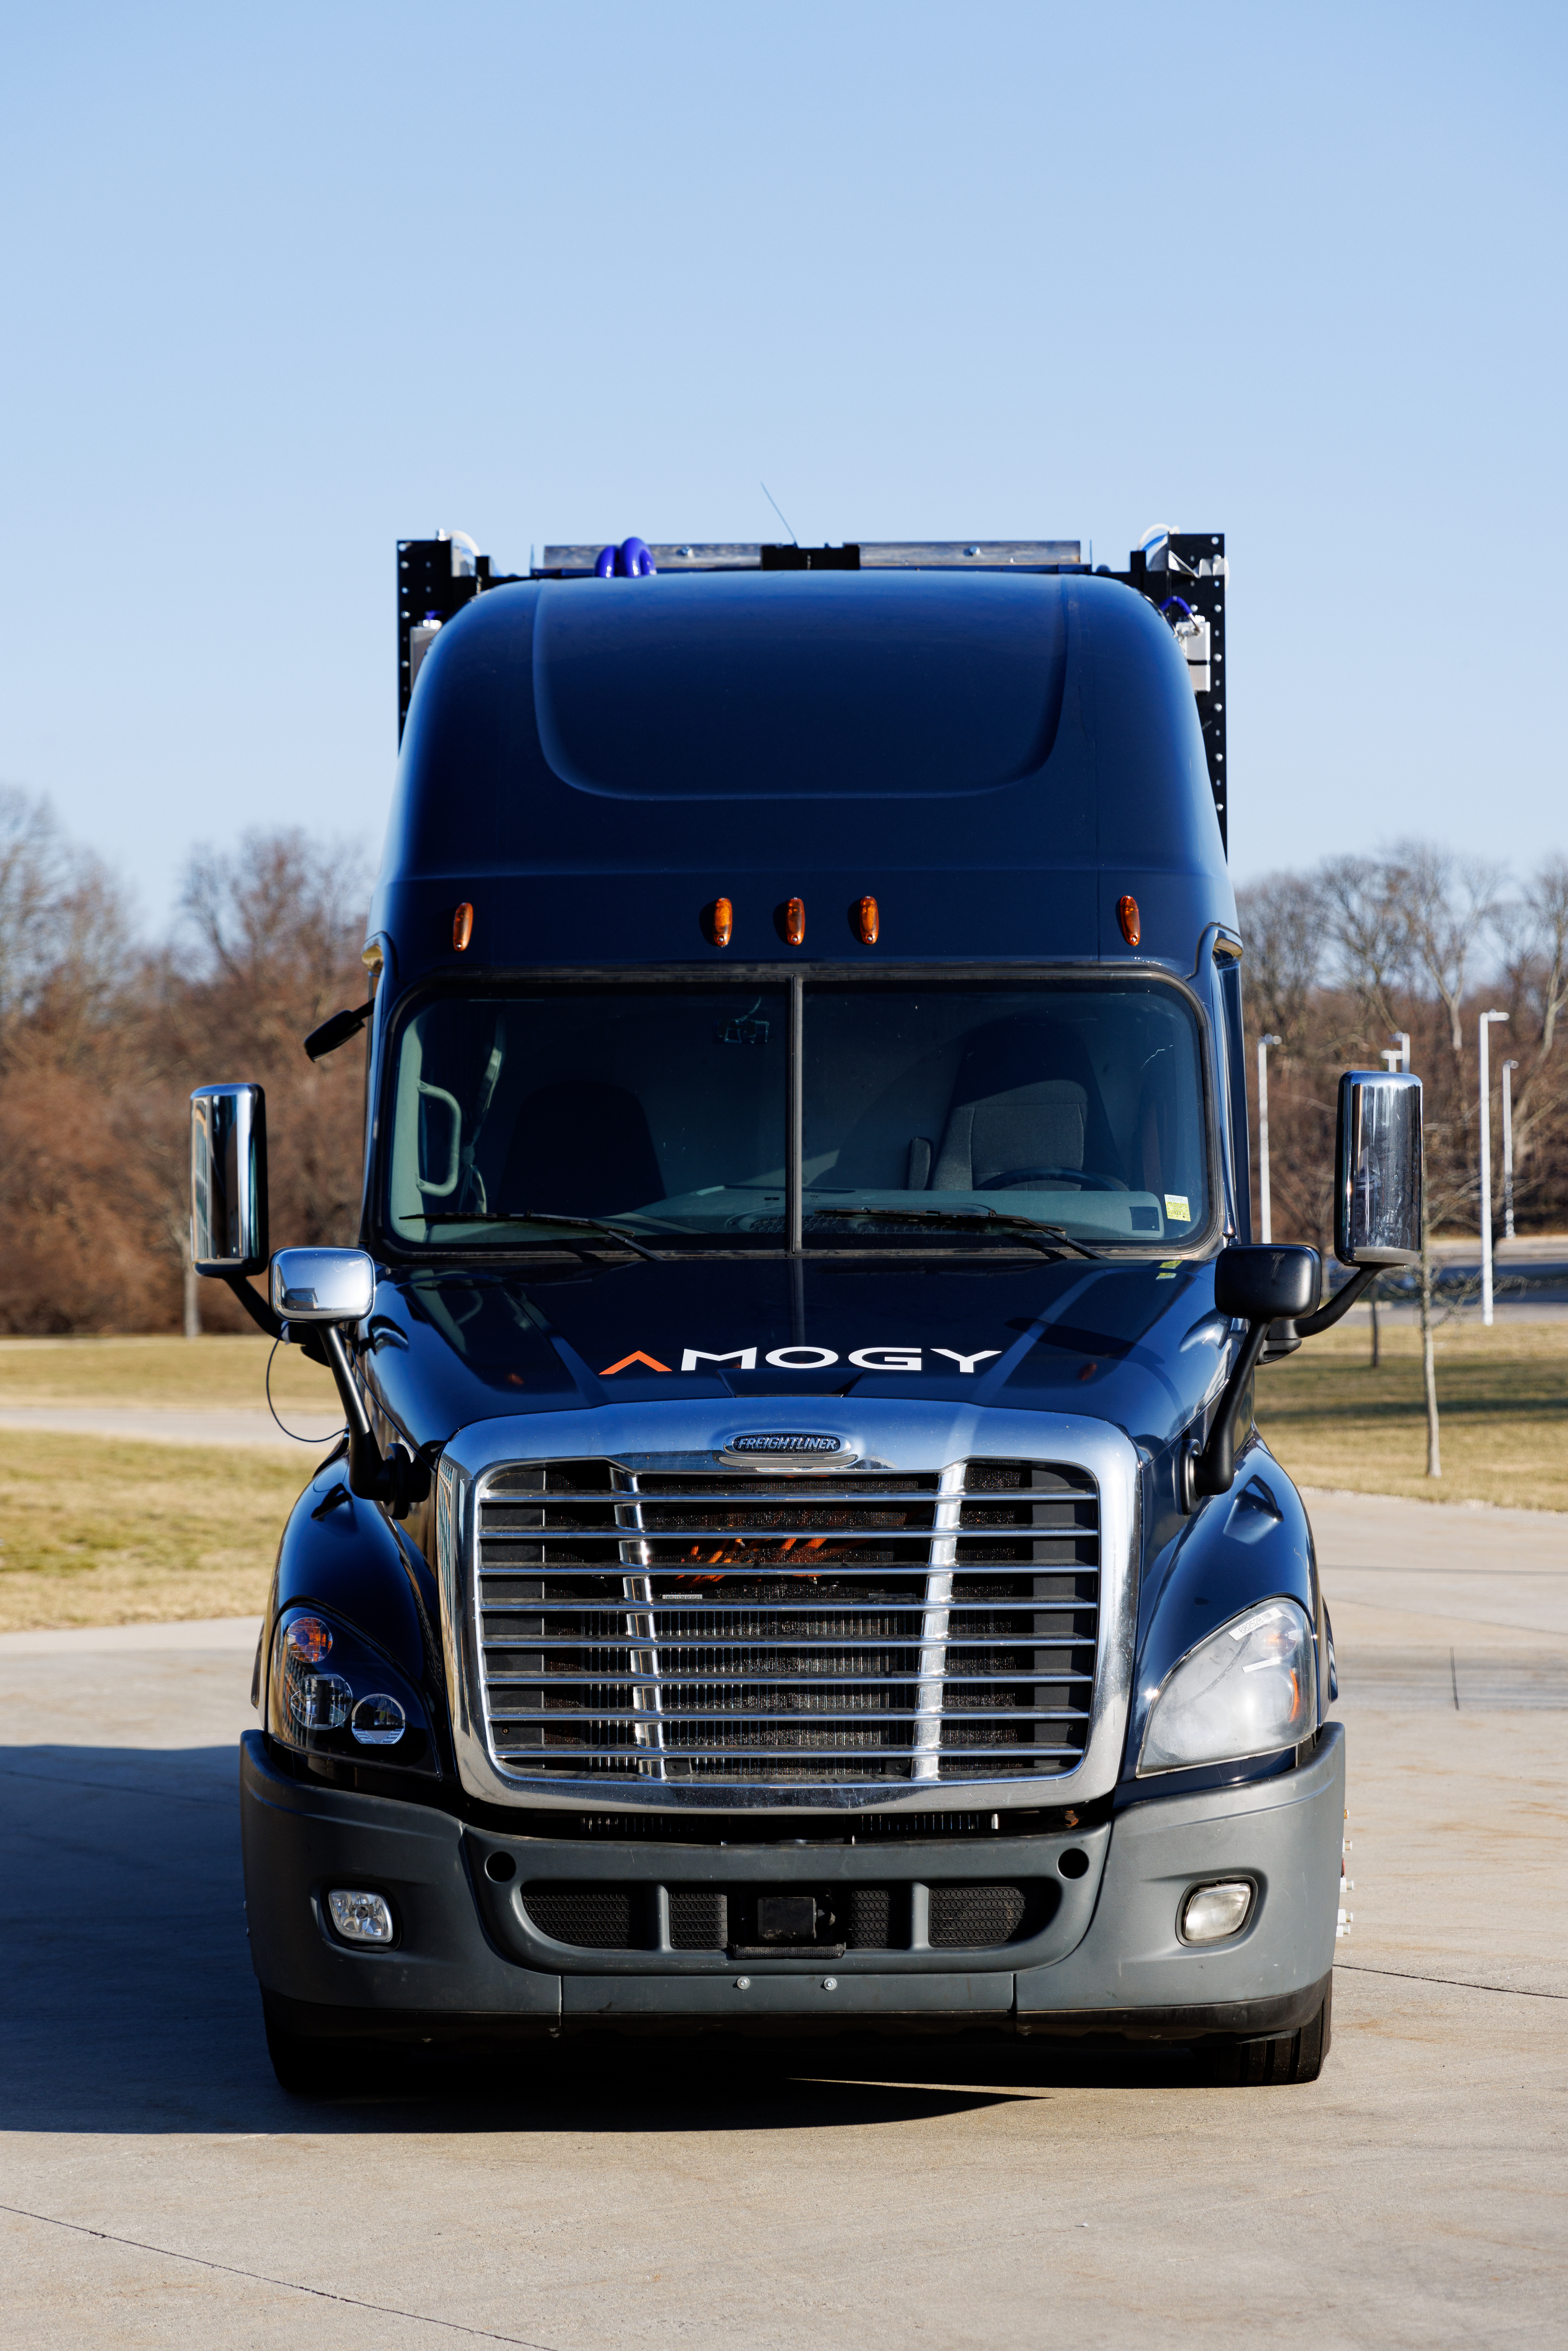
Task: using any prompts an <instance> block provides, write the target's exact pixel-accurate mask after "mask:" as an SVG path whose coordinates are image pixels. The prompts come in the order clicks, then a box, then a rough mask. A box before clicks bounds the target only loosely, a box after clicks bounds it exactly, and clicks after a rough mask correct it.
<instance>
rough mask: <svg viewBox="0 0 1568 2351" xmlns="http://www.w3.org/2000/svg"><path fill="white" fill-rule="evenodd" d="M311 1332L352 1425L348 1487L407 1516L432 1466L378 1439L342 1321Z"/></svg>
mask: <svg viewBox="0 0 1568 2351" xmlns="http://www.w3.org/2000/svg"><path fill="white" fill-rule="evenodd" d="M311 1336H312V1337H313V1338H316V1339H319V1341H320V1343H321V1346H322V1349H323V1352H324V1353H325V1354H326V1358H327V1364H328V1368H329V1370H330V1372H331V1374H332V1377H333V1380H334V1381H335V1382H336V1384H337V1389H338V1398H339V1401H340V1404H341V1405H342V1407H343V1417H344V1418H345V1420H346V1421H347V1422H348V1424H349V1491H350V1493H351V1494H358V1495H359V1497H360V1499H361V1500H362V1501H366V1502H384V1503H385V1504H386V1505H387V1507H388V1509H389V1510H391V1512H392V1516H393V1518H394V1519H402V1518H406V1517H407V1516H408V1511H409V1507H410V1505H411V1503H413V1502H421V1501H423V1499H424V1497H425V1495H426V1494H428V1493H429V1491H430V1471H429V1469H428V1468H426V1466H425V1464H424V1463H423V1461H421V1460H419V1459H417V1458H415V1457H414V1456H413V1455H412V1454H410V1453H408V1452H407V1451H406V1450H405V1449H404V1447H402V1446H401V1445H398V1446H394V1447H392V1453H391V1455H390V1456H389V1455H387V1454H384V1453H383V1452H382V1449H381V1447H380V1446H379V1445H378V1444H377V1443H376V1437H375V1431H374V1430H373V1429H372V1428H371V1419H370V1415H369V1413H367V1412H366V1410H365V1400H364V1398H363V1396H361V1394H360V1391H359V1388H358V1385H357V1384H356V1383H355V1379H354V1374H353V1369H352V1366H351V1365H350V1362H349V1351H348V1349H347V1348H346V1347H345V1346H344V1344H343V1333H342V1332H341V1331H340V1329H339V1327H338V1325H337V1323H335V1322H320V1323H318V1324H317V1325H316V1326H315V1328H314V1330H313V1331H312V1332H311Z"/></svg>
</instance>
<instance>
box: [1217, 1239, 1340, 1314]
mask: <svg viewBox="0 0 1568 2351" xmlns="http://www.w3.org/2000/svg"><path fill="white" fill-rule="evenodd" d="M1321 1278H1322V1268H1321V1264H1320V1261H1319V1258H1318V1253H1317V1251H1316V1249H1281V1248H1276V1247H1274V1246H1273V1244H1272V1243H1270V1242H1262V1243H1260V1244H1257V1245H1249V1246H1243V1247H1240V1248H1236V1249H1221V1251H1220V1253H1219V1255H1218V1257H1217V1258H1216V1259H1215V1260H1214V1302H1215V1304H1216V1306H1218V1309H1219V1311H1220V1312H1221V1313H1222V1314H1228V1315H1230V1316H1231V1317H1232V1318H1233V1320H1235V1321H1236V1322H1283V1321H1284V1320H1285V1319H1286V1318H1287V1317H1288V1316H1290V1317H1293V1316H1295V1315H1297V1314H1310V1313H1311V1312H1312V1309H1313V1307H1314V1306H1315V1305H1316V1304H1317V1302H1318V1283H1319V1281H1320V1280H1321Z"/></svg>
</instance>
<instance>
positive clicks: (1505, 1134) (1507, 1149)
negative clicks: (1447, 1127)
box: [1502, 1061, 1519, 1241]
mask: <svg viewBox="0 0 1568 2351" xmlns="http://www.w3.org/2000/svg"><path fill="white" fill-rule="evenodd" d="M1518 1067H1519V1063H1518V1062H1517V1061H1505V1062H1504V1063H1503V1065H1502V1237H1503V1238H1504V1240H1505V1241H1511V1240H1512V1238H1513V1072H1514V1071H1515V1070H1517V1069H1518Z"/></svg>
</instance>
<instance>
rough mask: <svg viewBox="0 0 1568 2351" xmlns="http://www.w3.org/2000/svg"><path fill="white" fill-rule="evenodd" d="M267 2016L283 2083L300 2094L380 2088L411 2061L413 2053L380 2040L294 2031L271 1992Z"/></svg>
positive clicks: (270, 2048)
mask: <svg viewBox="0 0 1568 2351" xmlns="http://www.w3.org/2000/svg"><path fill="white" fill-rule="evenodd" d="M261 2011H262V2016H263V2018H264V2020H265V2022H266V2025H267V2055H268V2056H269V2057H270V2058H271V2060H272V2070H273V2072H274V2073H275V2074H277V2085H278V2088H279V2089H281V2090H287V2092H288V2094H289V2095H290V2097H295V2098H334V2097H340V2096H342V2095H344V2094H345V2093H346V2092H350V2091H354V2090H361V2091H363V2090H374V2089H378V2088H381V2087H382V2086H384V2085H385V2084H386V2083H387V2081H388V2079H389V2077H390V2076H391V2075H392V2074H395V2073H396V2071H397V2070H398V2068H399V2066H400V2064H402V2063H404V2062H406V2058H407V2052H406V2051H405V2050H402V2049H399V2048H396V2047H394V2046H392V2045H391V2044H389V2043H384V2042H380V2041H357V2040H348V2039H344V2040H341V2041H331V2040H323V2039H318V2038H317V2037H316V2036H315V2035H314V2034H307V2033H303V2032H290V2031H289V2030H288V2027H287V2025H286V2024H284V2023H283V2022H281V2021H280V2020H279V2018H278V2016H277V2012H276V2011H275V2010H274V2008H273V2006H272V2003H271V2001H269V2000H268V1999H267V1995H266V1993H265V1992H264V1993H263V1994H262V2002H261Z"/></svg>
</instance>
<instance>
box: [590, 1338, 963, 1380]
mask: <svg viewBox="0 0 1568 2351" xmlns="http://www.w3.org/2000/svg"><path fill="white" fill-rule="evenodd" d="M1001 1352H1002V1351H1001V1349H1000V1348H999V1347H981V1348H979V1349H977V1352H976V1353H974V1354H972V1355H966V1354H964V1353H962V1352H961V1350H960V1349H958V1348H956V1347H924V1346H923V1347H852V1348H851V1349H850V1352H849V1353H848V1354H847V1355H846V1356H844V1357H843V1358H842V1359H841V1358H840V1356H839V1355H838V1354H837V1353H835V1351H834V1350H833V1349H832V1348H831V1347H771V1348H769V1349H768V1353H767V1354H765V1355H764V1356H763V1358H762V1360H763V1362H764V1363H765V1364H767V1366H768V1370H769V1371H774V1372H825V1371H828V1370H830V1369H831V1366H832V1365H833V1364H836V1363H838V1362H839V1361H840V1360H842V1361H843V1362H845V1363H848V1364H852V1366H853V1368H854V1369H855V1370H856V1371H857V1372H925V1371H932V1372H942V1373H946V1371H947V1366H948V1365H949V1364H954V1365H956V1368H957V1369H958V1371H960V1372H961V1373H963V1374H966V1376H967V1375H971V1374H973V1372H974V1370H975V1366H976V1365H977V1364H988V1363H989V1362H990V1361H991V1360H992V1358H993V1357H994V1356H997V1355H999V1354H1000V1353H1001ZM927 1356H932V1357H935V1358H938V1359H939V1360H936V1361H934V1362H932V1363H929V1364H928V1363H927V1362H926V1357H927ZM757 1357H758V1349H757V1348H756V1347H729V1348H721V1349H717V1350H710V1349H708V1348H706V1347H686V1348H684V1349H683V1350H682V1353H681V1362H680V1368H681V1370H682V1371H683V1372H700V1371H706V1368H707V1366H708V1365H709V1364H713V1365H714V1366H715V1367H717V1366H719V1365H724V1364H727V1365H728V1366H729V1367H730V1368H731V1369H733V1370H735V1371H737V1372H754V1371H755V1370H756V1369H757ZM632 1364H642V1365H643V1369H644V1370H645V1371H650V1372H668V1371H673V1370H674V1364H662V1363H661V1362H660V1361H659V1358H658V1357H657V1355H645V1354H644V1353H643V1351H642V1350H641V1348H639V1349H638V1350H637V1351H636V1353H633V1354H630V1355H622V1358H621V1360H620V1362H619V1363H618V1364H605V1366H604V1369H603V1370H602V1371H601V1373H600V1374H599V1376H600V1378H601V1380H609V1379H613V1378H614V1376H615V1374H616V1373H617V1372H626V1371H630V1370H631V1368H632ZM948 1376H949V1377H951V1374H950V1373H949V1374H948Z"/></svg>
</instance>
